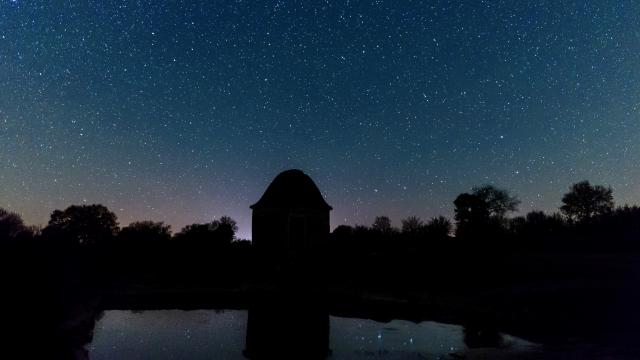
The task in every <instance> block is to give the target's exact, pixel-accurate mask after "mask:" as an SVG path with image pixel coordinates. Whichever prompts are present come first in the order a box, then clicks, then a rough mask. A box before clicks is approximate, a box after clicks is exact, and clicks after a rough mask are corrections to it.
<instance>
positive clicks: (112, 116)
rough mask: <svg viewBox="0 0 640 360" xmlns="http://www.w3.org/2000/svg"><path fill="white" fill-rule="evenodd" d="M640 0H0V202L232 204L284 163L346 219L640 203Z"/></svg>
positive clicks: (191, 208)
mask: <svg viewBox="0 0 640 360" xmlns="http://www.w3.org/2000/svg"><path fill="white" fill-rule="evenodd" d="M639 64H640V3H639V2H635V1H620V0H615V1H613V0H612V1H590V2H583V1H571V2H569V1H556V0H554V1H536V2H535V3H534V2H520V1H517V2H516V1H464V2H458V1H382V0H378V1H371V0H370V1H355V0H352V1H349V0H343V1H322V2H321V1H314V2H302V1H202V2H186V1H185V2H181V1H171V2H160V1H137V2H132V1H131V2H130V1H122V2H115V1H89V2H57V1H56V2H49V1H21V0H14V1H9V0H0V207H5V208H7V209H10V210H13V211H16V212H18V213H20V214H22V215H23V217H24V218H25V221H26V222H28V223H33V224H45V223H46V221H47V219H48V216H49V214H50V212H51V211H52V210H53V209H56V208H65V207H67V206H68V205H71V204H82V203H102V204H104V205H106V206H108V207H109V208H110V209H111V210H113V211H114V212H115V213H116V214H117V215H118V217H119V221H120V223H121V224H128V223H129V222H131V221H133V220H143V219H152V220H157V221H166V222H167V223H169V224H172V225H173V227H174V230H179V228H180V227H182V226H183V225H185V224H188V223H193V222H204V221H210V220H211V219H212V218H214V217H215V218H218V217H220V216H222V215H225V214H226V215H229V216H231V217H233V218H235V219H236V220H238V223H239V226H240V232H239V236H240V237H245V238H250V237H251V232H250V219H251V212H250V209H249V205H251V204H252V203H254V202H255V201H257V200H258V198H259V197H260V195H261V194H262V192H263V191H264V189H265V188H266V186H267V185H268V183H269V182H270V181H271V179H273V177H274V176H275V175H276V174H277V173H279V172H280V171H282V170H285V169H288V168H300V169H302V170H304V171H305V172H306V173H308V174H309V175H310V176H311V177H312V178H313V179H314V180H315V181H316V182H317V184H318V186H319V187H320V189H321V190H322V191H323V193H324V195H325V197H326V199H327V202H328V203H329V204H331V205H332V206H333V208H334V211H333V212H332V227H335V226H337V225H339V224H342V223H347V224H355V223H365V224H370V223H371V222H372V220H373V218H374V216H375V215H388V216H390V217H391V219H392V220H394V221H395V222H396V224H397V223H398V221H399V220H400V218H403V217H406V216H408V215H418V216H420V217H422V218H428V217H430V216H434V215H438V214H443V215H447V216H451V214H452V208H453V206H452V201H453V199H454V198H455V197H456V195H458V194H459V193H461V192H465V191H468V190H469V189H470V188H471V187H472V186H474V185H481V184H484V183H493V184H495V185H497V186H499V187H503V188H506V189H508V190H510V191H511V192H512V193H514V194H516V195H517V196H518V197H519V198H520V199H521V200H522V204H521V206H520V209H521V211H528V210H531V209H539V210H546V211H552V210H555V209H557V206H558V204H559V202H560V198H561V196H562V194H563V193H565V192H566V191H567V190H568V188H569V186H570V185H571V184H572V183H574V182H577V181H580V180H583V179H588V180H590V181H591V182H592V183H598V184H606V185H611V186H612V187H613V189H614V196H615V199H616V202H617V203H618V204H624V203H639V202H640V185H638V181H637V180H638V179H640V166H638V164H640V116H639V109H638V106H640V100H639V99H640V67H639Z"/></svg>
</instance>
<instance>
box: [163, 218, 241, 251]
mask: <svg viewBox="0 0 640 360" xmlns="http://www.w3.org/2000/svg"><path fill="white" fill-rule="evenodd" d="M237 230H238V226H237V224H236V221H235V220H233V219H232V218H230V217H228V216H223V217H221V218H220V220H214V221H212V222H209V223H206V224H191V225H187V226H185V227H184V228H182V230H180V232H179V233H177V234H176V235H175V236H174V238H175V239H176V240H178V241H180V242H182V243H185V242H186V243H191V244H201V245H206V246H213V247H225V246H228V245H229V244H231V242H232V241H233V240H234V238H235V233H236V231H237Z"/></svg>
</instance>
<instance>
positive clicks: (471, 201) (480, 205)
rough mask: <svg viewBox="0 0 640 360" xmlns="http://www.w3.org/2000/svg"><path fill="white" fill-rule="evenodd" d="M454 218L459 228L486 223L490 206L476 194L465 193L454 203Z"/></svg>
mask: <svg viewBox="0 0 640 360" xmlns="http://www.w3.org/2000/svg"><path fill="white" fill-rule="evenodd" d="M453 205H454V206H455V208H454V210H453V211H454V218H455V219H456V222H457V225H458V227H460V226H465V225H469V224H475V223H486V222H487V221H488V219H489V215H490V212H489V205H488V204H487V202H486V201H484V199H483V198H482V197H480V196H479V195H476V194H469V193H463V194H460V195H458V197H457V198H456V199H455V200H454V201H453Z"/></svg>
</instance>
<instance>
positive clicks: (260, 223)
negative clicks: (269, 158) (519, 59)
mask: <svg viewBox="0 0 640 360" xmlns="http://www.w3.org/2000/svg"><path fill="white" fill-rule="evenodd" d="M251 209H252V210H253V218H252V232H253V234H252V237H253V244H254V246H255V248H256V250H258V251H260V252H263V253H264V252H266V253H271V254H275V255H278V254H280V255H283V256H296V255H303V254H313V253H314V252H316V251H318V250H321V249H322V248H323V246H324V245H325V242H326V241H327V238H328V236H329V211H331V206H329V204H327V202H326V201H325V200H324V198H323V197H322V194H321V193H320V190H318V187H317V186H316V184H315V183H314V182H313V180H311V178H310V177H309V176H308V175H306V174H305V173H303V172H302V171H300V170H287V171H284V172H282V173H280V174H279V175H278V176H276V178H275V179H274V180H273V182H272V183H271V185H269V187H268V188H267V190H266V191H265V193H264V195H262V197H261V198H260V200H259V201H258V202H257V203H255V204H253V205H252V206H251Z"/></svg>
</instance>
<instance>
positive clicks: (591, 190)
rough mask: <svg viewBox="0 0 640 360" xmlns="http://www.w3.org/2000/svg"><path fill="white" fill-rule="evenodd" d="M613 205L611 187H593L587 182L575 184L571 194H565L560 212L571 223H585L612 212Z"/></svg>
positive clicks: (570, 191)
mask: <svg viewBox="0 0 640 360" xmlns="http://www.w3.org/2000/svg"><path fill="white" fill-rule="evenodd" d="M613 205H614V204H613V191H612V190H611V188H610V187H604V186H602V185H591V184H590V183H589V182H588V181H586V180H585V181H581V182H578V183H575V184H573V185H572V186H571V189H570V190H569V192H568V193H566V194H564V196H563V197H562V206H561V207H560V211H561V212H562V213H563V214H564V215H565V216H566V217H567V218H568V219H569V220H570V221H575V222H583V221H587V220H589V219H591V218H593V217H595V216H598V215H603V214H606V213H609V212H611V211H612V210H613Z"/></svg>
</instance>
